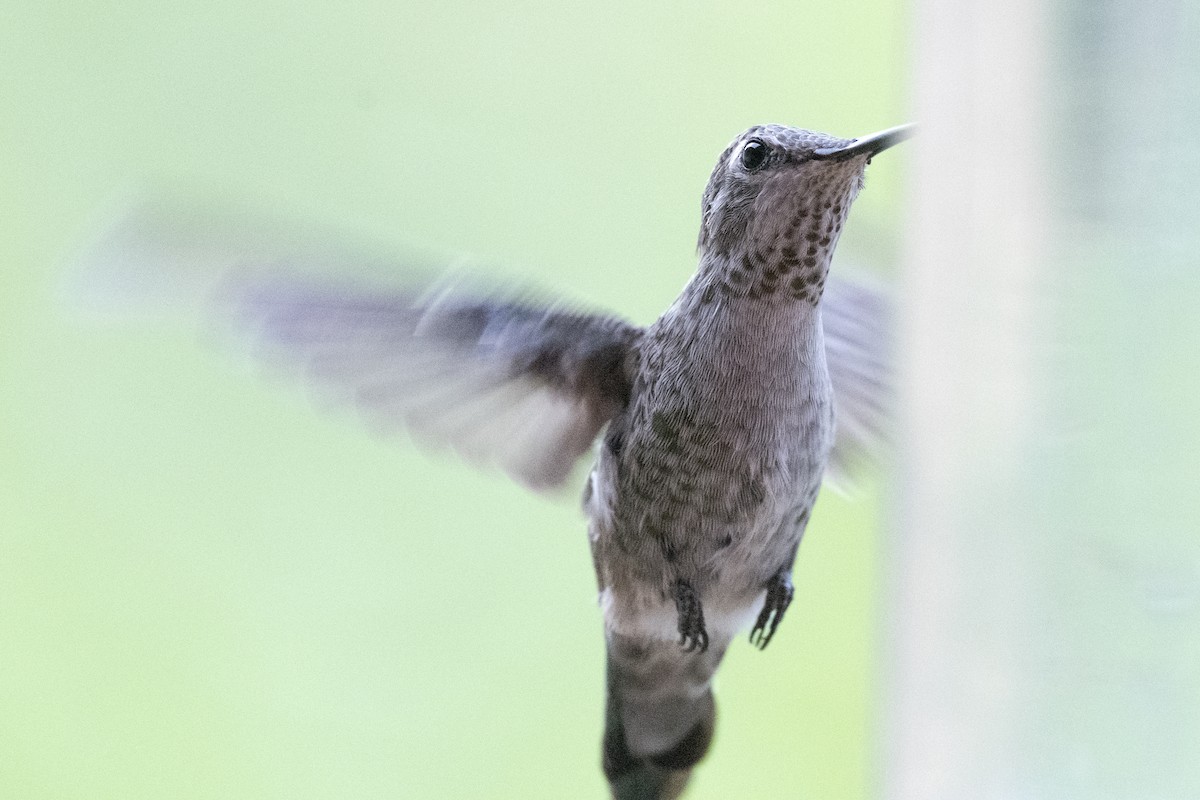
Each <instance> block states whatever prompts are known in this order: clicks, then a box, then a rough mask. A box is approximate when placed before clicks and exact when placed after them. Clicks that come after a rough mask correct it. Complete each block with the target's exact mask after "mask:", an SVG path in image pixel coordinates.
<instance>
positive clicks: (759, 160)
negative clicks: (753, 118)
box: [742, 139, 770, 172]
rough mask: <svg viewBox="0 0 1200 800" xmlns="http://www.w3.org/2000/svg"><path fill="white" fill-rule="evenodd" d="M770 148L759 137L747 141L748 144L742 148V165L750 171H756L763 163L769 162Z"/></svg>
mask: <svg viewBox="0 0 1200 800" xmlns="http://www.w3.org/2000/svg"><path fill="white" fill-rule="evenodd" d="M769 154H770V150H768V149H767V146H766V145H765V144H763V143H762V142H761V141H759V140H758V139H751V140H750V141H748V142H746V146H745V147H743V148H742V166H743V167H745V168H746V170H748V171H749V172H754V171H755V170H757V169H761V168H762V166H763V164H766V163H767V156H768V155H769Z"/></svg>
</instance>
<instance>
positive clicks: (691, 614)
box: [675, 581, 708, 653]
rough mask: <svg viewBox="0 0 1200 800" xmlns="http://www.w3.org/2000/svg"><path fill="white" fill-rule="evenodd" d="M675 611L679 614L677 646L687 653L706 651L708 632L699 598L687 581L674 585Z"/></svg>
mask: <svg viewBox="0 0 1200 800" xmlns="http://www.w3.org/2000/svg"><path fill="white" fill-rule="evenodd" d="M675 610H676V611H677V612H678V613H679V645H680V647H682V648H683V650H684V652H687V653H703V652H704V651H705V650H707V649H708V630H707V629H706V628H705V627H704V609H703V608H702V607H701V605H700V597H699V596H698V595H697V594H696V590H695V589H693V588H692V587H691V584H689V583H688V582H687V581H677V582H676V583H675Z"/></svg>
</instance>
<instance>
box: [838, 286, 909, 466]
mask: <svg viewBox="0 0 1200 800" xmlns="http://www.w3.org/2000/svg"><path fill="white" fill-rule="evenodd" d="M821 309H822V312H821V315H822V321H823V323H824V328H825V354H826V360H827V361H828V363H829V378H830V380H831V381H832V383H833V405H834V412H835V414H836V419H837V423H836V425H837V427H836V434H835V438H834V442H833V453H832V455H831V456H830V459H829V466H828V468H827V471H826V479H827V480H829V481H830V482H831V483H832V484H834V485H835V486H843V487H844V486H849V485H851V484H852V474H853V471H854V468H855V467H857V466H860V464H861V462H862V461H863V460H864V458H865V457H868V456H870V455H872V454H873V453H878V451H879V449H880V448H881V447H882V443H883V439H884V435H883V434H884V431H885V429H886V425H887V419H888V407H889V404H890V401H891V395H892V361H891V346H890V345H891V307H890V303H889V301H888V297H887V294H886V293H885V292H884V291H882V290H881V289H879V288H877V287H874V286H870V285H868V284H866V283H862V282H859V281H852V280H849V279H846V278H836V279H835V278H832V277H831V278H830V279H829V282H828V284H827V285H826V287H825V295H824V297H823V298H822V300H821Z"/></svg>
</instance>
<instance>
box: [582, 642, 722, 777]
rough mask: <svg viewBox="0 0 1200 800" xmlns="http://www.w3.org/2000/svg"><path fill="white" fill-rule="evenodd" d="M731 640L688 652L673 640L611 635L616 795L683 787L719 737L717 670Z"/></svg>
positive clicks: (608, 746) (611, 753) (608, 770)
mask: <svg viewBox="0 0 1200 800" xmlns="http://www.w3.org/2000/svg"><path fill="white" fill-rule="evenodd" d="M727 645H728V642H713V643H711V644H710V646H709V649H708V650H707V651H705V652H702V653H700V652H687V651H685V650H684V649H683V648H681V647H680V646H679V645H677V644H676V643H674V642H665V641H647V640H641V639H633V638H630V637H625V636H621V635H619V634H610V635H609V637H608V705H607V711H606V715H605V730H604V744H603V765H604V774H605V776H606V777H607V778H608V782H609V787H610V789H611V790H612V796H613V798H614V800H670V798H675V797H678V796H679V795H680V794H681V793H682V792H683V789H684V787H685V786H686V785H687V781H688V778H689V777H690V776H691V772H692V767H694V766H695V765H696V763H697V762H698V761H700V759H701V758H703V757H704V754H705V753H707V752H708V748H709V745H710V744H711V743H712V736H713V729H714V725H715V722H716V704H715V702H714V700H713V693H712V676H713V673H715V672H716V669H717V666H718V665H719V664H720V663H721V658H722V656H724V654H725V647H726V646H727Z"/></svg>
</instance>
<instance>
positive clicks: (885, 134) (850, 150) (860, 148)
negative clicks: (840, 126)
mask: <svg viewBox="0 0 1200 800" xmlns="http://www.w3.org/2000/svg"><path fill="white" fill-rule="evenodd" d="M916 130H917V126H916V125H913V124H908V125H897V126H896V127H894V128H888V129H887V130H886V131H879V132H878V133H872V134H870V135H868V136H860V137H858V138H857V139H853V140H851V142H850V144H847V145H843V146H841V147H818V148H817V149H816V150H814V151H813V153H812V156H811V157H812V158H815V159H817V160H818V161H821V160H831V161H843V160H845V159H847V158H854V157H855V156H867V157H870V156H873V155H875V154H876V153H882V152H883V151H884V150H887V149H888V148H889V147H891V146H892V145H895V144H900V143H901V142H903V141H904V140H905V139H908V138H909V137H911V136H912V135H913V134H914V133H916Z"/></svg>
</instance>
